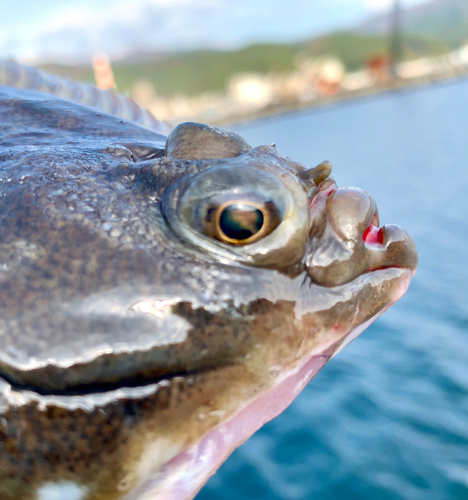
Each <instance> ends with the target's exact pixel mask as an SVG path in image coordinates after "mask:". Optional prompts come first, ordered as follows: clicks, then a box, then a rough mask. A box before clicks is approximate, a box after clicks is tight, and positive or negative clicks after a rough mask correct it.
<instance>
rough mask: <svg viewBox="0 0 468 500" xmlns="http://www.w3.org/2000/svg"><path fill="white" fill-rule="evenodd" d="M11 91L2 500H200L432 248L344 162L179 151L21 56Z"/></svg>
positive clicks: (231, 145) (144, 120) (1, 203)
mask: <svg viewBox="0 0 468 500" xmlns="http://www.w3.org/2000/svg"><path fill="white" fill-rule="evenodd" d="M0 84H1V85H3V86H1V87H0V310H1V314H0V346H1V349H0V498H1V499H2V500H13V499H15V500H50V498H60V499H63V500H117V499H125V500H137V499H140V500H141V499H147V500H148V499H153V500H166V499H167V500H169V499H170V500H187V499H190V498H193V497H194V496H195V494H196V493H197V492H198V491H199V489H200V488H201V487H202V485H203V484H204V483H205V481H206V480H207V478H208V477H209V476H210V475H211V474H213V473H214V471H215V470H216V469H217V468H218V467H219V465H220V464H221V463H222V462H223V461H224V460H225V459H226V458H227V457H228V456H229V454H230V453H231V452H232V451H233V450H234V449H235V448H236V447H237V446H238V445H239V444H240V443H242V442H243V441H245V440H246V439H247V438H248V437H249V436H250V435H251V434H252V433H253V432H255V431H256V430H257V429H258V428H259V427H261V426H262V425H263V424H264V423H265V422H267V421H268V420H270V419H271V418H273V417H275V416H276V415H278V414H279V413H280V412H281V411H283V410H284V408H285V407H286V406H288V405H289V404H290V403H291V401H292V400H293V399H294V397H295V396H296V395H297V394H298V393H299V392H300V390H301V389H302V388H303V387H304V386H305V384H307V382H308V381H309V380H310V379H311V378H312V377H313V376H314V375H315V374H316V373H317V372H318V370H320V369H321V368H322V367H323V366H324V365H325V363H326V362H327V361H328V360H329V359H330V358H331V357H332V356H333V355H334V354H336V353H337V352H338V351H339V350H340V349H341V348H342V347H343V346H344V345H346V344H347V343H348V342H350V341H351V340H352V339H353V338H355V337H356V336H357V335H358V334H359V333H360V332H361V331H362V330H364V329H365V328H366V327H367V326H368V325H369V324H370V323H371V322H372V321H373V320H374V319H375V318H376V317H377V316H379V315H380V314H382V313H383V312H384V311H385V310H387V309H388V308H389V307H390V306H391V305H392V304H393V303H395V301H397V300H398V299H399V298H400V297H401V296H402V295H403V294H404V293H405V291H406V289H407V287H408V285H409V283H410V280H411V278H412V276H413V274H414V272H415V270H416V266H417V253H416V248H415V245H414V243H413V241H412V239H411V238H410V237H409V236H408V234H407V233H406V232H405V231H403V230H402V229H400V228H399V227H398V226H393V225H387V226H384V227H381V228H380V227H379V217H378V213H377V208H376V205H375V203H374V201H373V199H372V198H371V197H370V196H369V195H368V194H367V193H366V192H365V191H362V190H360V189H357V188H338V187H337V185H336V184H335V182H334V180H333V179H332V178H331V177H330V173H331V164H330V163H328V162H324V163H322V164H320V165H319V166H318V167H315V168H306V167H304V166H302V165H300V164H298V163H297V162H294V161H293V160H291V159H289V158H287V157H285V156H283V155H281V154H280V153H278V151H277V150H276V148H275V147H273V146H258V147H251V146H250V145H249V144H247V142H246V141H244V140H243V139H242V138H241V137H240V136H238V135H237V134H234V133H232V132H228V131H226V130H223V129H220V128H216V127H212V126H209V125H203V124H198V123H184V124H181V125H179V126H178V127H176V128H175V129H174V130H172V131H171V132H170V134H169V136H168V137H166V135H167V132H168V131H169V129H168V127H167V125H166V124H164V123H161V122H158V121H157V120H155V119H154V118H153V117H152V116H151V115H149V114H148V113H147V112H145V111H144V110H141V109H140V108H138V107H137V106H136V105H135V104H134V103H132V101H130V100H129V99H127V98H125V97H120V96H118V95H117V94H114V93H112V92H102V91H98V90H97V89H94V88H93V87H91V86H89V87H86V86H79V85H76V84H70V83H69V82H66V81H64V80H60V79H57V78H55V77H51V76H48V75H45V74H42V73H40V72H37V71H36V70H34V69H32V68H25V67H22V66H18V65H16V64H14V63H12V62H6V63H1V64H0ZM72 101H74V102H72ZM54 495H55V496H54Z"/></svg>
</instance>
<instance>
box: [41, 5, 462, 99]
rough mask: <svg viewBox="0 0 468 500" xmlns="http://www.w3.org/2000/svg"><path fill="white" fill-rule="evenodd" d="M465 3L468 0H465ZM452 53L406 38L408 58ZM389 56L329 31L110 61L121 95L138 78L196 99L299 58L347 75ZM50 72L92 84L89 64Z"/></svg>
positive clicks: (371, 38)
mask: <svg viewBox="0 0 468 500" xmlns="http://www.w3.org/2000/svg"><path fill="white" fill-rule="evenodd" d="M467 1H468V0H467ZM449 49H450V47H449V45H448V44H447V43H445V42H440V41H438V40H431V39H427V38H423V37H419V36H412V37H407V39H406V44H405V53H404V56H405V58H406V59H412V58H416V57H424V56H428V55H437V54H442V53H444V52H447V51H448V50H449ZM387 53H388V40H387V37H386V36H381V35H364V34H359V33H353V32H339V33H332V34H330V35H327V36H322V37H319V38H316V39H313V40H311V41H309V42H304V43H297V44H284V45H282V44H257V45H251V46H249V47H245V48H243V49H240V50H236V51H230V52H220V51H214V50H201V51H196V52H189V53H179V54H170V55H169V54H168V55H166V56H162V55H161V54H158V55H155V57H154V60H152V59H151V57H150V56H149V55H145V57H144V58H143V57H140V56H139V57H137V58H136V59H137V60H136V61H135V62H133V61H128V60H127V61H122V62H114V63H113V69H114V74H115V79H116V82H117V87H118V89H119V90H120V91H121V92H126V91H129V90H130V89H131V85H132V82H133V81H134V80H135V79H136V78H143V77H144V78H148V79H149V80H151V82H152V83H153V84H154V86H155V88H156V90H157V92H158V94H159V95H161V96H168V95H173V94H176V93H183V94H186V95H196V94H200V93H202V92H207V91H220V90H224V88H225V85H226V82H227V81H228V79H229V77H230V76H232V75H233V74H234V73H238V72H251V71H253V72H260V73H268V72H277V73H285V72H290V71H292V70H293V69H294V67H295V60H296V58H297V56H298V55H299V54H301V55H302V56H308V57H319V56H329V55H336V56H338V57H339V58H340V59H342V61H343V62H344V64H345V66H346V68H347V70H348V71H354V70H357V69H359V68H361V67H363V66H364V65H365V64H366V61H367V60H368V59H369V57H372V56H375V55H378V54H387ZM42 67H43V68H44V69H46V70H47V71H49V72H51V73H55V74H59V75H62V76H66V77H68V78H72V79H74V80H78V81H84V82H93V80H94V78H93V73H92V69H91V66H90V65H86V66H73V67H68V66H61V65H56V64H48V65H43V66H42Z"/></svg>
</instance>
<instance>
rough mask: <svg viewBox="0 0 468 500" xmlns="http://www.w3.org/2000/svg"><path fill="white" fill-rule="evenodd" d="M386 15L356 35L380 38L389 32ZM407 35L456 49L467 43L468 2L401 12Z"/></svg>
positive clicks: (435, 2) (434, 3)
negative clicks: (361, 34)
mask: <svg viewBox="0 0 468 500" xmlns="http://www.w3.org/2000/svg"><path fill="white" fill-rule="evenodd" d="M389 24H390V18H389V15H388V14H385V15H380V16H377V17H374V18H372V19H369V20H368V21H367V22H365V23H363V24H362V25H361V26H359V27H358V28H357V30H356V31H357V32H358V33H365V34H373V35H383V34H384V33H387V32H388V29H389ZM402 25H403V31H404V33H406V34H411V35H419V36H423V37H428V38H434V39H438V40H440V41H442V42H445V43H447V44H449V45H450V46H451V47H457V46H460V45H462V44H464V43H467V42H468V0H431V1H430V2H427V3H423V4H421V5H416V6H414V7H411V8H409V9H406V10H405V11H404V14H403V17H402Z"/></svg>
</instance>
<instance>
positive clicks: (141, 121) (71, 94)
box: [0, 60, 172, 135]
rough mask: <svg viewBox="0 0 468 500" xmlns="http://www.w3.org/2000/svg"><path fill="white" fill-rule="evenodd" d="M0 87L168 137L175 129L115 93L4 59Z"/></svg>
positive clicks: (0, 62) (0, 63) (127, 98)
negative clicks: (51, 99)
mask: <svg viewBox="0 0 468 500" xmlns="http://www.w3.org/2000/svg"><path fill="white" fill-rule="evenodd" d="M0 85H5V86H6V87H13V88H18V89H24V90H35V91H37V92H44V93H46V94H51V95H54V96H56V97H60V98H61V99H67V100H69V101H73V102H75V103H77V104H83V105H85V106H89V107H91V108H94V109H97V110H99V111H103V112H104V113H109V114H110V115H114V116H118V117H119V118H122V119H124V120H128V121H131V122H133V123H136V124H137V125H141V126H142V127H145V128H149V129H151V130H154V131H155V132H159V133H160V134H164V135H168V134H169V132H170V131H171V130H172V127H171V126H170V125H169V124H168V123H167V122H165V121H160V120H157V119H156V118H155V117H154V116H153V115H152V114H151V113H150V112H149V111H147V110H146V109H144V108H142V107H140V106H139V105H138V104H137V103H136V102H135V101H134V100H133V99H131V98H130V97H128V96H125V95H121V94H118V93H117V92H115V91H114V90H99V89H97V88H96V87H95V86H94V85H88V84H84V83H75V82H72V81H71V80H68V79H66V78H60V77H58V76H54V75H50V74H48V73H45V72H43V71H40V70H38V69H36V68H33V67H31V66H23V65H21V64H18V63H16V62H15V61H12V60H8V61H1V60H0Z"/></svg>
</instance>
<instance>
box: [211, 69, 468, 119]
mask: <svg viewBox="0 0 468 500" xmlns="http://www.w3.org/2000/svg"><path fill="white" fill-rule="evenodd" d="M465 78H468V66H465V65H463V66H462V65H460V66H453V67H451V68H446V69H444V70H443V71H438V72H433V73H429V74H426V75H421V76H415V77H411V78H394V79H389V80H386V81H385V82H383V83H380V84H376V85H372V86H369V87H364V88H361V89H356V90H347V91H346V90H342V91H340V92H338V93H336V94H334V95H330V96H322V97H319V98H314V99H311V100H309V101H302V102H299V101H297V102H289V103H288V102H287V103H285V102H282V103H278V104H272V105H269V106H267V107H265V108H262V109H258V110H255V111H252V112H248V113H242V114H239V115H230V116H225V117H223V118H221V119H219V120H212V123H213V125H217V126H221V127H226V126H237V125H244V124H246V123H250V122H254V121H257V120H262V119H265V118H273V117H276V116H280V115H287V114H289V113H294V112H297V111H302V110H306V109H314V108H321V107H324V106H328V105H332V104H338V103H342V102H351V101H355V100H360V99H365V98H366V97H372V96H377V95H382V94H387V93H390V92H395V91H399V90H405V89H411V88H415V87H420V86H425V85H430V84H438V83H444V82H450V81H451V80H458V79H465Z"/></svg>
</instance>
